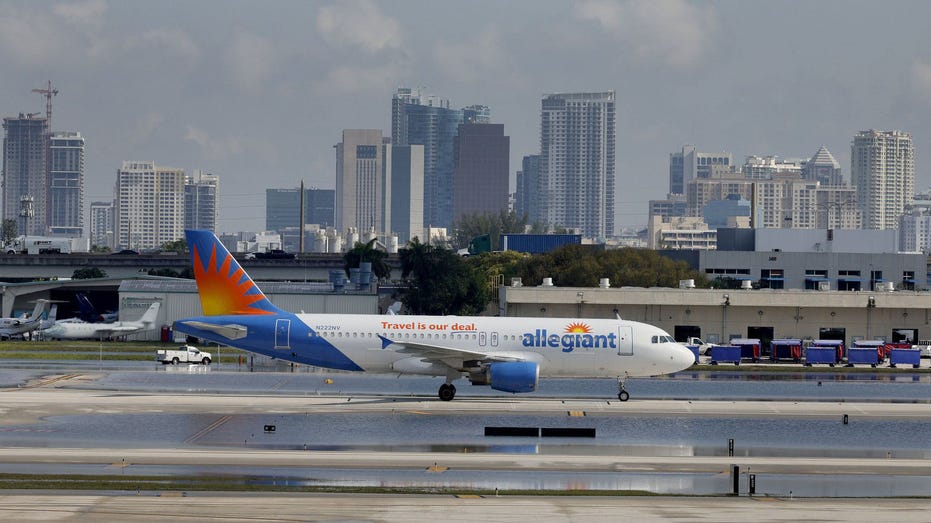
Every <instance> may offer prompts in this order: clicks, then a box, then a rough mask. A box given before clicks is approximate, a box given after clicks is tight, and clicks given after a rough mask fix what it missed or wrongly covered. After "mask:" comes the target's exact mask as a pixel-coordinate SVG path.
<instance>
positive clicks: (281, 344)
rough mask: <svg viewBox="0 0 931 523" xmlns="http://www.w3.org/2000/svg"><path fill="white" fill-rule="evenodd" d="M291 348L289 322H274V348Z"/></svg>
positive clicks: (283, 320)
mask: <svg viewBox="0 0 931 523" xmlns="http://www.w3.org/2000/svg"><path fill="white" fill-rule="evenodd" d="M290 347H291V320H287V319H279V320H275V348H276V349H289V348H290Z"/></svg>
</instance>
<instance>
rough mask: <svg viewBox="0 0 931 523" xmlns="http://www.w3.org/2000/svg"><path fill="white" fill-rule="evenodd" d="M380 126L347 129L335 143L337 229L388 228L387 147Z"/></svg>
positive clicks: (379, 230) (380, 231) (364, 229)
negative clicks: (386, 209) (386, 199)
mask: <svg viewBox="0 0 931 523" xmlns="http://www.w3.org/2000/svg"><path fill="white" fill-rule="evenodd" d="M384 145H385V144H384V140H383V138H382V133H381V129H346V130H344V131H343V141H341V142H340V143H338V144H336V209H335V211H336V229H337V230H338V231H342V232H345V231H346V229H348V228H349V227H356V228H358V229H359V230H360V231H369V230H372V229H374V230H375V232H376V233H383V232H384V230H385V221H384V220H385V215H384V213H385V207H384V193H385V184H386V180H385V173H384V170H385V158H384V157H385V147H384Z"/></svg>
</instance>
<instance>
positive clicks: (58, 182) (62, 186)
mask: <svg viewBox="0 0 931 523" xmlns="http://www.w3.org/2000/svg"><path fill="white" fill-rule="evenodd" d="M49 154H50V156H49V173H48V206H47V215H48V222H47V223H48V231H49V233H51V234H55V235H61V236H71V237H74V238H78V237H81V236H83V235H84V138H83V137H82V136H81V133H78V132H62V131H59V132H54V133H52V136H51V138H50V142H49Z"/></svg>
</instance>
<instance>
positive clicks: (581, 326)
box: [566, 323, 592, 334]
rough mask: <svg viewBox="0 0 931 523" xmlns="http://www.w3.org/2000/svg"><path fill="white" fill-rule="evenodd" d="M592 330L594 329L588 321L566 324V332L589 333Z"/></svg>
mask: <svg viewBox="0 0 931 523" xmlns="http://www.w3.org/2000/svg"><path fill="white" fill-rule="evenodd" d="M591 331H592V329H591V327H589V326H588V324H587V323H570V324H569V325H567V326H566V332H571V333H579V334H587V333H589V332H591Z"/></svg>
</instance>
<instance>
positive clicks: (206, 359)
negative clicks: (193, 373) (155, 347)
mask: <svg viewBox="0 0 931 523" xmlns="http://www.w3.org/2000/svg"><path fill="white" fill-rule="evenodd" d="M211 359H212V355H211V354H210V353H209V352H201V350H200V349H198V348H197V347H191V346H190V345H182V346H181V347H178V348H177V350H170V349H169V350H164V349H162V350H159V351H158V352H156V355H155V361H160V362H162V365H167V364H169V363H171V364H172V365H177V364H179V363H202V364H204V365H210V361H211Z"/></svg>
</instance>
